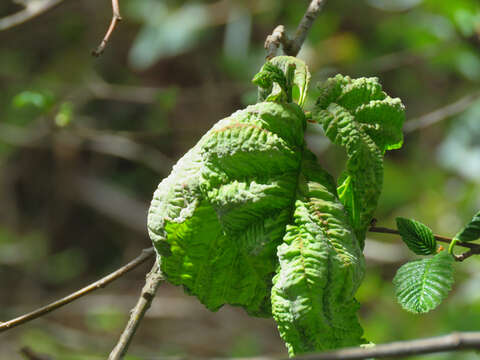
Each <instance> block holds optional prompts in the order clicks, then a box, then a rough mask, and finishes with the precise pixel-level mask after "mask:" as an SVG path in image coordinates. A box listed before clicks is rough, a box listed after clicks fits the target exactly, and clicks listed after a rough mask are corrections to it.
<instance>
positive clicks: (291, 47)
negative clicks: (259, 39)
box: [264, 0, 325, 59]
mask: <svg viewBox="0 0 480 360" xmlns="http://www.w3.org/2000/svg"><path fill="white" fill-rule="evenodd" d="M324 3H325V0H312V2H311V3H310V5H309V6H308V8H307V11H306V12H305V14H304V15H303V18H302V20H301V21H300V24H299V25H298V28H297V31H296V32H295V36H294V38H293V39H289V38H288V36H287V34H286V33H285V27H284V26H283V25H278V26H277V27H276V28H275V29H274V30H273V32H272V34H270V35H268V36H267V39H266V40H265V45H264V46H265V49H266V50H267V56H266V58H267V59H271V58H273V57H274V56H275V55H276V54H277V51H278V48H279V47H280V45H282V46H283V52H284V53H285V54H286V55H290V56H297V54H298V52H299V51H300V48H301V47H302V45H303V43H304V41H305V39H306V38H307V35H308V32H309V31H310V28H311V27H312V25H313V22H314V21H315V19H316V18H317V16H318V14H320V11H321V10H322V7H323V4H324Z"/></svg>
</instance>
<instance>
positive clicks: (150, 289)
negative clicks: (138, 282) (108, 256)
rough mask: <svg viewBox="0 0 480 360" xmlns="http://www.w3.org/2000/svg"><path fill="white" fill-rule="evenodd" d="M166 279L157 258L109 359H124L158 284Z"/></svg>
mask: <svg viewBox="0 0 480 360" xmlns="http://www.w3.org/2000/svg"><path fill="white" fill-rule="evenodd" d="M163 280H164V278H163V275H162V272H161V270H160V260H159V258H157V261H156V262H155V265H153V268H152V270H151V271H150V273H149V274H148V275H147V279H146V281H145V286H144V287H143V289H142V292H141V294H140V297H139V299H138V302H137V304H136V305H135V307H134V308H133V310H132V311H131V313H130V319H129V320H128V323H127V326H126V327H125V330H123V333H122V335H121V336H120V339H119V340H118V343H117V345H116V346H115V348H114V349H113V350H112V352H111V353H110V356H109V357H108V359H109V360H118V359H122V358H123V356H124V355H125V354H126V352H127V350H128V346H129V345H130V342H131V341H132V339H133V336H134V335H135V332H136V331H137V329H138V326H139V325H140V322H141V321H142V319H143V317H144V316H145V313H146V312H147V310H148V309H149V308H150V305H151V304H152V300H153V298H154V297H155V293H156V292H157V289H158V286H159V285H160V283H161V282H162V281H163Z"/></svg>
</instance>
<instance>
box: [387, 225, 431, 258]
mask: <svg viewBox="0 0 480 360" xmlns="http://www.w3.org/2000/svg"><path fill="white" fill-rule="evenodd" d="M395 220H396V222H397V228H398V232H399V233H400V236H401V237H402V240H403V241H404V242H405V244H407V246H408V248H409V249H410V250H412V251H413V252H414V253H415V254H417V255H431V254H435V252H436V251H437V240H435V237H434V236H433V232H432V230H431V229H430V228H429V227H428V226H426V225H424V224H422V223H421V222H418V221H415V220H412V219H406V218H402V217H397V218H396V219H395Z"/></svg>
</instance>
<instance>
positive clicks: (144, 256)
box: [0, 248, 155, 333]
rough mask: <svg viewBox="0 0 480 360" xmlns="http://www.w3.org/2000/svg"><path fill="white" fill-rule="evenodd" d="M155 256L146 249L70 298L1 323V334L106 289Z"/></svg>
mask: <svg viewBox="0 0 480 360" xmlns="http://www.w3.org/2000/svg"><path fill="white" fill-rule="evenodd" d="M154 254H155V251H154V250H153V248H148V249H144V250H143V251H142V253H141V254H140V255H139V256H137V257H136V258H135V259H133V260H132V261H130V262H129V263H128V264H126V265H124V266H122V267H121V268H120V269H118V270H116V271H114V272H112V273H111V274H109V275H107V276H105V277H104V278H102V279H100V280H98V281H96V282H94V283H93V284H90V285H88V286H86V287H84V288H83V289H80V290H78V291H76V292H74V293H73V294H70V295H68V296H66V297H64V298H62V299H60V300H57V301H54V302H53V303H51V304H48V305H46V306H44V307H41V308H39V309H37V310H34V311H32V312H29V313H28V314H25V315H22V316H19V317H17V318H15V319H12V320H10V321H7V322H3V323H2V322H0V333H1V332H4V331H7V330H10V329H13V328H14V327H16V326H18V325H22V324H24V323H26V322H29V321H32V320H34V319H36V318H39V317H41V316H43V315H45V314H48V313H49V312H52V311H54V310H57V309H58V308H60V307H62V306H64V305H66V304H68V303H71V302H72V301H75V300H77V299H79V298H81V297H82V296H85V295H87V294H89V293H91V292H92V291H95V290H98V289H100V288H104V287H105V286H107V285H108V284H110V283H111V282H112V281H114V280H117V279H118V278H120V277H122V276H123V275H125V274H126V273H128V272H129V271H131V270H133V269H135V268H136V267H138V266H139V265H141V264H143V263H144V262H145V261H147V260H148V259H151V258H152V257H153V255H154Z"/></svg>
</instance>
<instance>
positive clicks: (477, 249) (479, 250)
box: [368, 226, 480, 261]
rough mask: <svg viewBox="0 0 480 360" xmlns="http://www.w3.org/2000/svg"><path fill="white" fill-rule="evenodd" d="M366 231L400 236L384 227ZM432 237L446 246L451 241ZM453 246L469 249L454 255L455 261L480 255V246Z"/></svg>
mask: <svg viewBox="0 0 480 360" xmlns="http://www.w3.org/2000/svg"><path fill="white" fill-rule="evenodd" d="M368 231H370V232H376V233H382V234H394V235H400V232H399V231H398V230H394V229H389V228H386V227H377V226H371V227H370V228H369V229H368ZM434 237H435V239H436V240H437V241H440V242H443V243H447V244H450V243H451V242H452V240H453V239H452V238H449V237H445V236H440V235H434ZM455 245H457V246H461V247H464V248H468V249H469V250H468V251H467V252H465V253H463V254H460V255H455V260H456V261H463V260H465V259H468V258H469V257H470V256H473V255H477V254H480V244H474V243H468V242H461V241H458V242H456V243H455Z"/></svg>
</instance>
